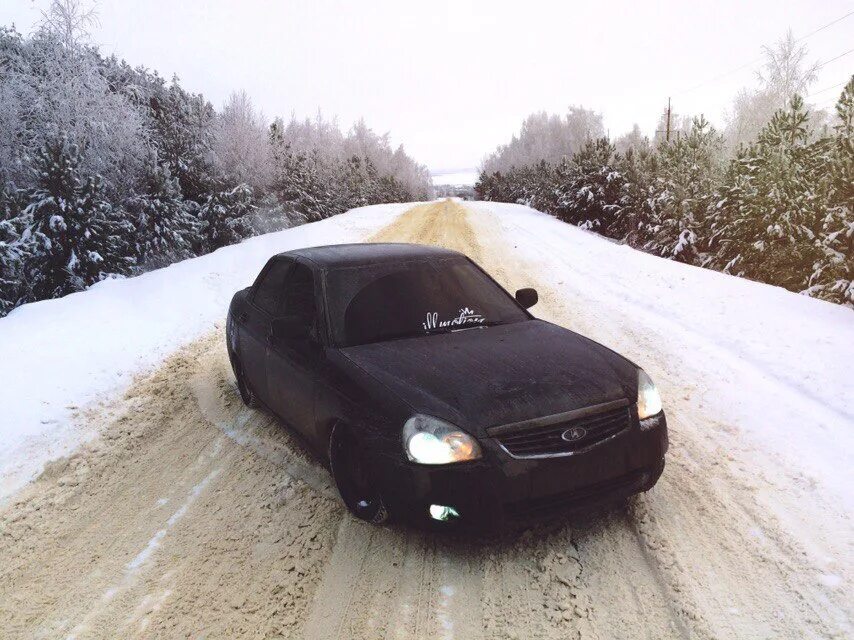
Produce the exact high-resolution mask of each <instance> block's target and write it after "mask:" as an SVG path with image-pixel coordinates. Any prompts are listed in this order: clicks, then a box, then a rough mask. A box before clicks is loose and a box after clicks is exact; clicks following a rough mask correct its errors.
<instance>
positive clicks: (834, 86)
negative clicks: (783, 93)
mask: <svg viewBox="0 0 854 640" xmlns="http://www.w3.org/2000/svg"><path fill="white" fill-rule="evenodd" d="M845 84H848V80H844V81H843V82H837V83H836V84H833V85H830V86H829V87H825V88H824V89H819V90H818V91H816V92H814V93H811V94H809V95H808V96H807V99H809V98H813V97H815V96H817V95H818V94H820V93H824V92H825V91H830V90H831V89H836V87H841V86H842V85H845Z"/></svg>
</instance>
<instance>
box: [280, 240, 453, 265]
mask: <svg viewBox="0 0 854 640" xmlns="http://www.w3.org/2000/svg"><path fill="white" fill-rule="evenodd" d="M462 255H463V254H461V253H459V252H458V251H452V250H450V249H445V248H444V247H434V246H428V245H423V244H409V243H405V242H363V243H358V244H356V243H354V244H334V245H328V246H323V247H306V248H304V249H293V250H291V251H285V252H283V253H280V254H279V256H282V257H288V258H305V259H307V260H310V261H311V262H313V263H315V264H316V265H318V266H321V267H333V268H334V267H357V266H361V265H366V264H376V263H378V262H397V261H409V260H419V259H424V260H429V259H433V258H447V257H451V256H458V257H459V256H462Z"/></svg>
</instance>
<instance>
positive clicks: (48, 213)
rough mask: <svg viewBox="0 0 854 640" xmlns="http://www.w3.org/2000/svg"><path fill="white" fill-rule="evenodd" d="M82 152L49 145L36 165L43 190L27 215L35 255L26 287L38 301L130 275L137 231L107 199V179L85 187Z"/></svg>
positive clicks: (62, 140)
mask: <svg viewBox="0 0 854 640" xmlns="http://www.w3.org/2000/svg"><path fill="white" fill-rule="evenodd" d="M79 163H80V151H79V149H78V147H77V146H76V145H74V144H70V143H69V142H68V139H67V138H66V137H65V136H60V137H59V139H57V140H56V141H54V142H48V143H46V144H45V145H44V147H43V148H42V149H41V151H40V152H39V156H38V158H37V159H36V170H37V172H38V180H37V187H36V188H35V189H34V190H33V191H32V194H31V196H30V204H29V205H28V206H27V209H26V211H25V214H26V215H27V217H28V218H29V221H28V222H29V223H28V226H27V228H26V230H25V231H24V235H25V237H27V238H29V239H31V241H32V250H31V253H30V255H29V256H28V258H27V260H26V262H25V264H24V281H25V282H26V283H27V285H28V287H29V289H30V295H31V296H32V298H33V299H35V300H41V299H44V298H55V297H59V296H62V295H65V294H67V293H72V292H74V291H81V290H83V289H85V288H86V287H87V286H89V285H90V284H93V283H94V282H97V281H98V280H101V279H103V278H105V277H107V276H108V275H111V274H124V273H127V271H128V269H129V267H130V266H131V264H132V262H133V260H132V258H131V257H130V256H129V248H128V244H127V243H128V239H129V238H130V237H131V235H132V233H133V227H132V226H131V225H130V224H129V223H128V222H127V221H125V220H122V219H121V218H120V217H119V216H117V215H115V214H114V213H113V210H112V207H111V206H110V204H109V203H108V202H107V201H106V200H104V199H103V195H102V187H101V179H100V177H98V176H94V177H90V178H88V179H86V181H85V182H82V183H81V180H80V177H79V175H78V166H79Z"/></svg>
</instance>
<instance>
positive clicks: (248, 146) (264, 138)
mask: <svg viewBox="0 0 854 640" xmlns="http://www.w3.org/2000/svg"><path fill="white" fill-rule="evenodd" d="M214 153H215V156H216V162H217V165H218V166H219V169H220V171H221V173H223V175H225V176H226V177H227V179H228V180H230V181H232V182H235V183H244V184H248V185H249V186H250V187H252V189H253V190H254V191H255V192H256V193H260V192H261V191H263V190H264V189H266V187H267V186H268V183H269V180H270V174H271V170H272V154H271V149H270V139H269V136H268V135H267V127H266V125H265V123H264V117H263V115H261V114H260V113H257V112H256V111H255V108H254V107H253V106H252V100H250V98H249V96H248V95H247V94H246V92H245V91H240V92H235V93H232V94H231V96H230V97H229V99H228V101H227V102H226V103H225V106H223V108H222V113H220V114H219V116H218V117H217V124H216V136H215V142H214Z"/></svg>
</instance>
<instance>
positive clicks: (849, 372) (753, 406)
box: [470, 202, 854, 510]
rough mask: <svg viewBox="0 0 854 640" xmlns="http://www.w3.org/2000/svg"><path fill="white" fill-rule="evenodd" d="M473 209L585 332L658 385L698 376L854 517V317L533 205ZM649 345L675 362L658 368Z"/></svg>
mask: <svg viewBox="0 0 854 640" xmlns="http://www.w3.org/2000/svg"><path fill="white" fill-rule="evenodd" d="M470 206H472V207H473V208H475V209H478V210H480V211H483V212H487V213H489V212H491V213H492V214H495V215H493V216H492V218H493V219H494V220H495V223H496V224H497V225H499V226H500V229H501V231H502V233H503V234H504V236H505V238H506V241H507V242H508V244H509V245H510V246H511V247H514V248H515V250H516V251H517V252H519V255H520V257H522V258H523V259H524V260H525V261H526V262H527V263H529V264H531V265H534V266H535V267H536V273H537V274H538V276H539V277H542V278H544V279H546V280H547V281H548V283H549V285H550V286H552V287H553V288H554V289H555V291H557V292H559V294H560V296H561V298H562V299H563V301H564V303H565V304H566V305H567V306H568V308H569V311H570V313H575V314H577V316H578V319H579V330H580V331H581V332H582V333H585V330H584V329H589V330H588V331H586V333H587V334H588V335H590V337H592V338H594V339H596V340H599V341H601V342H603V343H605V344H606V345H608V346H611V347H613V348H614V349H616V350H617V351H619V352H621V353H624V354H625V355H627V356H628V357H630V358H632V359H633V360H635V361H636V362H637V363H638V364H639V365H641V366H644V367H646V368H648V369H649V370H650V372H651V373H653V375H655V373H659V374H664V373H666V372H667V371H668V369H670V367H668V362H669V363H670V364H671V365H672V370H673V371H679V372H685V371H688V372H691V379H690V380H685V381H684V382H685V383H686V385H687V386H689V387H690V388H693V389H694V390H695V392H696V393H692V394H691V396H692V401H693V402H696V403H697V405H698V407H699V408H701V409H702V412H704V413H705V415H706V416H707V417H708V418H709V419H710V420H711V419H714V420H716V421H721V422H727V423H728V424H730V425H736V428H737V429H738V431H739V435H741V434H744V435H745V436H746V437H747V438H748V439H749V441H752V444H753V445H754V446H755V447H756V449H757V450H761V451H770V452H772V453H774V454H776V455H778V456H780V458H781V461H782V462H783V463H784V464H785V467H786V468H789V469H791V470H792V471H793V472H799V473H803V474H806V476H807V479H808V481H809V482H810V483H812V482H818V483H819V484H820V485H821V486H822V487H824V488H826V489H830V490H831V492H832V494H833V495H835V496H837V497H838V498H840V499H842V500H843V502H844V503H845V505H846V507H847V508H848V509H849V510H850V509H851V508H854V489H852V487H854V405H852V400H854V313H852V311H851V310H850V309H847V308H844V307H840V306H837V305H833V304H830V303H827V302H822V301H819V300H815V299H812V298H808V297H806V296H801V295H797V294H794V293H791V292H789V291H786V290H785V289H782V288H779V287H772V286H769V285H765V284H761V283H757V282H752V281H750V280H745V279H742V278H736V277H733V276H728V275H725V274H722V273H718V272H715V271H710V270H708V269H701V268H697V267H691V266H687V265H684V264H680V263H677V262H674V261H670V260H663V259H661V258H658V257H656V256H652V255H649V254H646V253H643V252H640V251H636V250H634V249H631V248H630V247H627V246H622V245H619V244H615V243H613V242H611V241H608V240H606V239H604V238H602V237H600V236H597V235H595V234H592V233H588V232H585V231H582V230H581V229H578V228H577V227H574V226H571V225H568V224H565V223H563V222H561V221H559V220H557V219H555V218H553V217H552V216H549V215H546V214H544V213H541V212H539V211H535V210H533V209H530V208H528V207H523V206H519V205H511V204H499V203H492V202H488V203H487V202H483V203H477V204H474V205H470ZM582 301H584V306H581V302H582ZM575 302H578V303H579V308H577V309H573V308H572V305H573V304H574V303H575ZM591 302H592V303H593V305H592V307H595V308H591V304H590V303H591ZM535 311H536V310H535ZM649 339H652V340H654V341H655V346H656V350H657V351H660V352H663V353H665V354H667V357H668V359H669V360H665V361H664V362H663V363H662V362H657V363H654V362H651V361H650V360H651V356H650V355H649V353H648V352H647V351H646V350H645V348H644V346H643V343H644V341H648V340H649ZM656 368H657V369H658V371H656ZM694 398H696V400H694ZM666 406H667V398H665V407H666ZM756 471H757V472H758V471H759V469H757V470H756Z"/></svg>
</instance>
